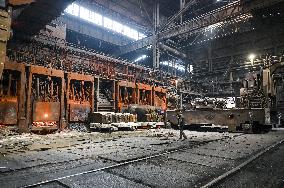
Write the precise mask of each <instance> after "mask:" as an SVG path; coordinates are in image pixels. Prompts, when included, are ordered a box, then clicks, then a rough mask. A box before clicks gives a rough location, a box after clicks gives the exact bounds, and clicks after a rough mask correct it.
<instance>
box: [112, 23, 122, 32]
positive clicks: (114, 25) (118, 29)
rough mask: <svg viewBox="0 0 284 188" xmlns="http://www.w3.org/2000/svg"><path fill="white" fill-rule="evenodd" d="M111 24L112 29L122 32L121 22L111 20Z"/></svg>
mask: <svg viewBox="0 0 284 188" xmlns="http://www.w3.org/2000/svg"><path fill="white" fill-rule="evenodd" d="M112 25H113V30H114V31H116V32H118V33H121V34H122V31H123V26H122V24H120V23H118V22H116V21H113V22H112Z"/></svg>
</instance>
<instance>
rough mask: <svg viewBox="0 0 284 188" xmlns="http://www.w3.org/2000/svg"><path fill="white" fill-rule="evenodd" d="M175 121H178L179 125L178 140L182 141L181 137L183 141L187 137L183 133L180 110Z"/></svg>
mask: <svg viewBox="0 0 284 188" xmlns="http://www.w3.org/2000/svg"><path fill="white" fill-rule="evenodd" d="M177 119H178V125H179V139H182V137H183V138H184V139H187V136H186V135H185V133H184V132H183V129H184V125H185V122H184V117H183V115H182V111H181V110H177Z"/></svg>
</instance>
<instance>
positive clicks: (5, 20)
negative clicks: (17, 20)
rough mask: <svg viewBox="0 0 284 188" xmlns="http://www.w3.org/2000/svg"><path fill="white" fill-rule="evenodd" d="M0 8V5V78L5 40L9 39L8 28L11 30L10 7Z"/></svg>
mask: <svg viewBox="0 0 284 188" xmlns="http://www.w3.org/2000/svg"><path fill="white" fill-rule="evenodd" d="M4 8H6V7H3V9H1V7H0V30H1V35H0V79H1V78H2V74H3V70H4V64H5V62H6V48H7V41H8V40H9V39H10V30H11V15H10V14H11V11H12V10H11V9H10V8H8V10H5V9H4Z"/></svg>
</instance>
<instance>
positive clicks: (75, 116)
mask: <svg viewBox="0 0 284 188" xmlns="http://www.w3.org/2000/svg"><path fill="white" fill-rule="evenodd" d="M56 44H58V43H57V42H56V41H53V40H49V41H46V40H44V39H42V38H35V39H32V40H30V41H25V42H23V43H16V44H11V47H10V48H9V49H8V53H7V54H8V58H7V62H6V63H5V68H4V73H3V77H2V79H1V82H0V109H1V113H0V125H4V126H5V127H13V128H15V129H18V130H20V131H22V132H29V131H42V130H48V131H49V130H50V131H51V130H58V129H61V130H62V129H65V128H66V127H68V125H67V124H68V123H87V121H88V116H89V114H92V113H93V112H117V113H120V112H122V111H124V110H125V109H127V108H128V107H129V105H131V104H141V105H142V104H145V105H149V106H157V107H158V108H163V109H165V108H166V103H167V101H166V89H165V88H164V87H163V86H162V85H161V84H160V82H159V81H157V80H155V79H153V78H152V77H150V76H149V75H148V71H149V70H148V69H146V68H145V67H141V66H136V65H133V64H129V63H127V62H125V61H122V60H117V59H114V58H111V57H107V56H103V55H101V54H96V53H94V52H92V51H88V50H86V49H78V48H73V47H71V46H65V45H63V44H62V43H60V45H56ZM142 82H143V83H142ZM118 122H119V121H118ZM113 123H115V122H113Z"/></svg>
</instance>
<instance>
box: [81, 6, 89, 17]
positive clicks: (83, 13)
mask: <svg viewBox="0 0 284 188" xmlns="http://www.w3.org/2000/svg"><path fill="white" fill-rule="evenodd" d="M89 14H90V11H89V10H88V9H86V8H84V7H80V18H82V19H84V20H89Z"/></svg>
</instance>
